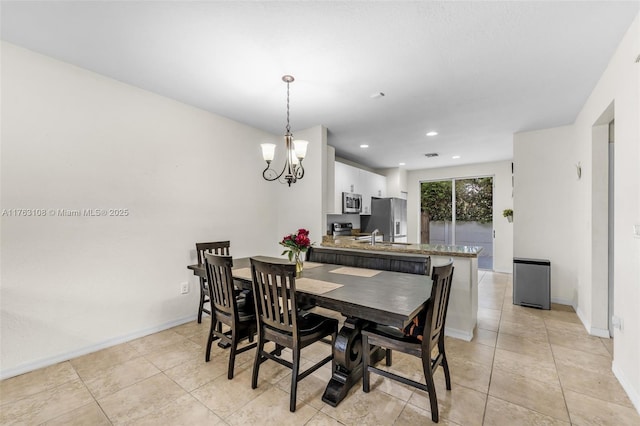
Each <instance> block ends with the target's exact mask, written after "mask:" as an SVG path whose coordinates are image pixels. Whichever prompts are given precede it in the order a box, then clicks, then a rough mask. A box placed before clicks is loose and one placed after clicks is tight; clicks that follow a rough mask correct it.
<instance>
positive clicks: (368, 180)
mask: <svg viewBox="0 0 640 426" xmlns="http://www.w3.org/2000/svg"><path fill="white" fill-rule="evenodd" d="M343 192H353V193H356V194H361V195H362V214H370V213H371V197H385V196H386V192H387V178H386V177H385V176H382V175H379V174H377V173H372V172H369V171H366V170H362V169H359V168H357V167H353V166H350V165H348V164H344V163H340V162H338V161H336V162H335V194H334V200H335V203H334V210H335V211H334V213H342V193H343Z"/></svg>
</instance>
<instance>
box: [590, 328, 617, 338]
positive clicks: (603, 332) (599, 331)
mask: <svg viewBox="0 0 640 426" xmlns="http://www.w3.org/2000/svg"><path fill="white" fill-rule="evenodd" d="M588 331H589V334H590V335H592V336H596V337H603V338H605V339H610V338H611V336H609V329H606V328H604V329H603V328H595V327H591V328H590V329H589V330H588Z"/></svg>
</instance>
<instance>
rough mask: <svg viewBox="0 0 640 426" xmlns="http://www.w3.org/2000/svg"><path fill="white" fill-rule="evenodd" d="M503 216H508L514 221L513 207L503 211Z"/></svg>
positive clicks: (509, 219) (508, 218) (510, 220)
mask: <svg viewBox="0 0 640 426" xmlns="http://www.w3.org/2000/svg"><path fill="white" fill-rule="evenodd" d="M502 216H504V217H506V218H507V220H508V221H509V222H513V210H512V209H504V210H503V211H502Z"/></svg>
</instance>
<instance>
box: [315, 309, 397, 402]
mask: <svg viewBox="0 0 640 426" xmlns="http://www.w3.org/2000/svg"><path fill="white" fill-rule="evenodd" d="M366 324H367V322H366V321H363V320H361V319H358V318H347V319H346V320H345V321H344V326H343V327H342V328H341V329H340V331H339V332H338V336H337V338H336V341H335V342H334V344H333V357H334V360H335V363H336V368H335V370H334V371H333V373H332V375H331V380H330V381H329V384H328V385H327V387H326V389H325V390H324V394H323V395H322V400H323V401H324V402H326V403H327V404H329V405H331V406H332V407H336V406H337V405H338V404H339V403H340V401H342V400H343V399H344V398H345V397H346V396H347V393H348V392H349V389H351V387H352V386H353V385H354V384H356V383H357V382H358V381H359V380H360V379H361V378H362V334H361V332H362V328H363V327H364V326H365V325H366ZM384 355H385V352H384V351H383V350H376V351H375V353H373V354H371V359H372V362H378V361H380V360H381V359H383V358H384Z"/></svg>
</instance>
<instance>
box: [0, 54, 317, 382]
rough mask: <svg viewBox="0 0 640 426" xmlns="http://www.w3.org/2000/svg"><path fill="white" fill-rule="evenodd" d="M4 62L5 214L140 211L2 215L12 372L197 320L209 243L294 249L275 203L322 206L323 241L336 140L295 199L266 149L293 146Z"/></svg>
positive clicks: (245, 252) (97, 81)
mask: <svg viewBox="0 0 640 426" xmlns="http://www.w3.org/2000/svg"><path fill="white" fill-rule="evenodd" d="M1 54H2V57H1V59H2V76H1V78H2V80H1V86H2V87H1V88H2V91H1V92H2V93H1V96H2V98H1V102H2V111H1V114H2V115H1V119H2V134H1V136H2V157H1V165H2V169H1V178H2V182H1V190H2V199H1V202H2V205H1V208H2V209H19V208H23V209H45V210H49V209H89V208H91V209H95V208H100V209H109V208H124V209H128V211H129V214H128V216H125V217H54V216H52V215H51V214H47V216H46V217H33V216H32V217H8V216H3V217H2V222H1V232H2V238H1V240H2V241H1V253H2V259H1V273H2V276H1V278H2V280H1V283H0V291H1V298H0V311H1V321H2V324H1V333H2V345H1V346H2V348H1V366H2V371H1V372H0V377H2V378H4V377H8V376H11V375H15V374H19V373H22V372H24V371H28V370H31V369H35V368H37V367H40V366H44V365H49V364H52V363H55V362H57V361H60V360H64V359H68V358H70V357H72V356H74V355H80V354H83V353H87V352H90V351H92V350H96V349H99V348H100V347H105V346H109V345H112V344H115V343H118V342H121V341H125V340H129V339H132V338H134V337H137V336H142V335H145V334H148V333H151V332H154V331H157V330H160V329H163V328H167V327H169V326H171V325H173V324H178V323H181V322H184V321H186V320H189V319H192V318H195V314H196V310H197V309H196V308H197V300H198V288H197V284H196V283H197V281H196V280H195V278H194V277H193V276H192V274H191V273H190V271H188V270H187V269H186V265H188V264H190V263H195V248H194V244H195V242H196V241H207V240H225V239H229V240H231V244H232V246H231V248H232V252H233V254H234V256H238V257H242V256H250V255H255V254H271V255H273V254H277V255H279V254H280V252H281V250H280V249H281V247H280V246H278V244H277V242H278V241H279V239H280V238H281V237H282V235H280V234H281V229H280V226H281V222H282V219H281V218H280V217H279V216H278V214H279V205H275V203H274V199H279V200H280V201H281V203H283V202H288V207H287V209H286V211H287V214H288V215H289V217H299V218H303V217H306V216H307V213H308V208H311V207H312V208H316V205H317V209H318V210H317V216H318V217H315V216H314V217H309V222H307V221H305V222H304V224H305V225H306V226H308V227H309V228H311V229H314V232H316V235H318V237H317V238H320V235H321V231H322V229H323V228H322V226H323V224H324V220H322V218H321V201H319V202H317V201H316V198H317V199H319V200H321V197H322V195H321V194H322V186H321V184H320V183H319V182H320V177H319V176H320V171H319V167H320V163H321V161H323V160H322V158H319V157H315V158H312V157H313V156H315V154H316V151H320V149H321V148H320V146H318V145H313V144H314V143H320V144H321V143H322V141H321V140H320V139H321V138H316V137H315V136H312V137H310V139H312V141H311V142H312V145H311V146H310V150H309V151H310V154H309V157H308V160H307V161H306V162H305V165H307V164H308V165H309V167H308V171H307V174H306V176H305V179H304V180H303V181H302V182H304V186H302V185H303V183H299V184H296V185H300V187H299V188H304V191H301V190H298V191H297V192H295V200H294V199H293V197H292V194H294V192H293V191H292V192H290V193H285V192H283V191H284V190H285V189H284V188H283V187H282V186H281V185H279V184H276V183H272V182H266V181H264V180H263V179H262V177H261V171H262V169H263V167H264V162H263V160H262V157H261V152H260V147H259V144H260V142H262V141H263V140H264V139H266V138H277V140H278V141H279V143H280V144H282V137H281V136H274V135H269V134H267V133H265V132H262V131H259V130H256V129H253V128H250V127H248V126H246V125H242V124H240V123H237V122H234V121H231V120H228V119H226V118H222V117H219V116H216V115H214V114H211V113H208V112H205V111H202V110H198V109H196V108H193V107H189V106H186V105H184V104H180V103H178V102H175V101H173V100H170V99H167V98H164V97H161V96H158V95H155V94H152V93H149V92H146V91H144V90H140V89H137V88H134V87H131V86H128V85H125V84H122V83H119V82H117V81H115V80H112V79H109V78H106V77H103V76H100V75H98V74H95V73H92V72H89V71H87V70H83V69H81V68H78V67H75V66H71V65H69V64H66V63H63V62H59V61H56V60H53V59H51V58H48V57H45V56H42V55H39V54H36V53H33V52H30V51H28V50H25V49H23V48H20V47H17V46H14V45H11V44H9V43H5V42H3V43H2V52H1ZM311 132H312V133H314V135H315V134H317V133H318V131H317V130H316V129H315V128H314V129H311ZM301 133H304V132H301ZM276 162H277V161H276ZM277 164H281V163H279V162H277ZM289 199H290V200H289ZM281 203H280V204H281ZM300 206H306V207H305V209H301V208H300ZM291 225H293V227H294V228H295V227H296V226H298V224H297V223H291ZM288 228H289V227H288ZM296 229H297V228H296ZM183 281H189V282H190V283H191V292H190V293H189V294H188V295H180V294H179V284H180V283H181V282H183Z"/></svg>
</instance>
